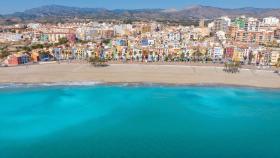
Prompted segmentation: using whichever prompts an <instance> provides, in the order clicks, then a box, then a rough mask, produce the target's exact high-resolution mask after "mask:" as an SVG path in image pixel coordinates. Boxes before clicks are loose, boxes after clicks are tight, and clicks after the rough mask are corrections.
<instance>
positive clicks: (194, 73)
mask: <svg viewBox="0 0 280 158" xmlns="http://www.w3.org/2000/svg"><path fill="white" fill-rule="evenodd" d="M0 84H2V85H3V84H23V85H24V84H27V85H28V84H29V85H31V84H33V85H40V84H49V85H63V84H64V85H82V84H84V85H95V84H108V85H111V84H114V85H115V84H127V85H167V86H168V85H172V86H174V85H175V86H230V87H232V86H234V87H253V88H270V89H280V76H279V75H277V74H274V73H273V71H266V70H251V69H241V70H240V72H239V73H236V74H229V73H226V72H223V67H216V66H188V65H150V64H147V65H145V64H110V66H108V67H101V68H96V67H93V66H91V65H89V64H74V63H70V64H66V63H62V64H57V63H52V64H42V65H41V64H40V65H30V66H19V67H7V68H0Z"/></svg>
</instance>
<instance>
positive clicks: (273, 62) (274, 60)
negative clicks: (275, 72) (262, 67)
mask: <svg viewBox="0 0 280 158" xmlns="http://www.w3.org/2000/svg"><path fill="white" fill-rule="evenodd" d="M279 58H280V50H275V51H272V52H271V60H270V65H276V64H277V62H278V59H279Z"/></svg>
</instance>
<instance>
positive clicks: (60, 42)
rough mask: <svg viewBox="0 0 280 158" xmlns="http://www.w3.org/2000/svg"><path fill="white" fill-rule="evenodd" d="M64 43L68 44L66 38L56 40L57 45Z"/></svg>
mask: <svg viewBox="0 0 280 158" xmlns="http://www.w3.org/2000/svg"><path fill="white" fill-rule="evenodd" d="M66 43H68V39H67V38H66V37H62V38H60V39H59V40H58V44H59V45H62V44H66Z"/></svg>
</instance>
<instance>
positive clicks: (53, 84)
mask: <svg viewBox="0 0 280 158" xmlns="http://www.w3.org/2000/svg"><path fill="white" fill-rule="evenodd" d="M68 86H69V87H94V86H120V87H139V86H142V87H182V88H184V87H202V88H204V87H210V88H215V87H217V88H219V87H224V88H248V89H257V90H276V91H278V90H280V88H273V87H271V88H270V87H256V86H246V85H230V84H172V83H145V82H134V83H132V82H131V83H128V82H107V83H105V82H103V83H101V82H96V83H93V82H92V81H89V82H86V81H81V82H64V83H63V82H49V83H19V82H10V83H0V90H1V89H8V88H33V87H34V88H41V87H42V88H44V87H68Z"/></svg>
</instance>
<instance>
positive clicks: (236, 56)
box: [232, 48, 244, 62]
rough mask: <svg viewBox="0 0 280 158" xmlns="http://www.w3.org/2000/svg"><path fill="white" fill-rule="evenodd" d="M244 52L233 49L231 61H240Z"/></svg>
mask: <svg viewBox="0 0 280 158" xmlns="http://www.w3.org/2000/svg"><path fill="white" fill-rule="evenodd" d="M243 57H244V51H243V50H242V49H237V48H235V49H234V52H233V56H232V60H233V61H238V62H239V61H242V60H243V59H244V58H243Z"/></svg>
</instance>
